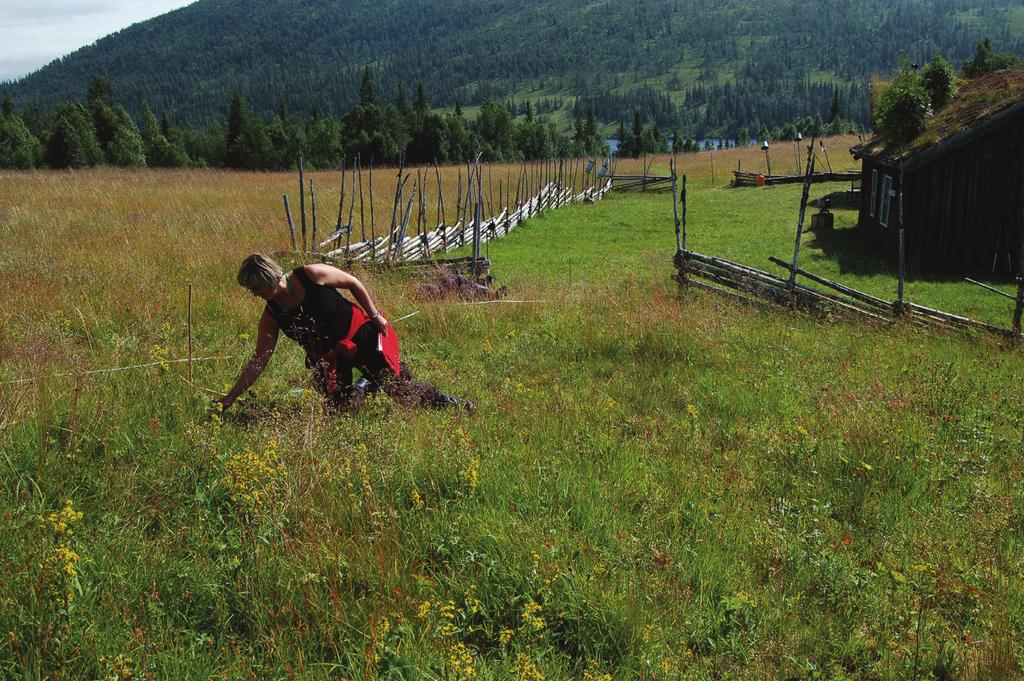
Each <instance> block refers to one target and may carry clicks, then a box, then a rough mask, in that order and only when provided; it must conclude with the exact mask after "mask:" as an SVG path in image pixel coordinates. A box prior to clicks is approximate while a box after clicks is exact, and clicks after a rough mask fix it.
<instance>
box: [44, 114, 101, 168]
mask: <svg viewBox="0 0 1024 681" xmlns="http://www.w3.org/2000/svg"><path fill="white" fill-rule="evenodd" d="M45 157H46V162H47V164H49V165H50V167H52V168H86V167H88V166H95V165H99V164H100V163H102V162H103V149H101V148H100V143H99V140H97V139H96V127H95V125H94V124H93V122H92V116H90V115H89V112H88V111H86V110H85V107H83V106H82V105H81V104H79V103H78V102H75V101H71V100H68V101H64V102H61V103H60V104H58V105H57V110H56V112H55V113H54V117H53V130H52V131H51V133H50V137H49V139H48V140H47V143H46V154H45Z"/></svg>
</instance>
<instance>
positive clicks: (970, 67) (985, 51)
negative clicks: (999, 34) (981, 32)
mask: <svg viewBox="0 0 1024 681" xmlns="http://www.w3.org/2000/svg"><path fill="white" fill-rule="evenodd" d="M1022 67H1024V62H1021V59H1020V57H1018V56H1017V55H1015V54H1012V53H1009V52H995V51H993V49H992V41H991V40H990V39H989V38H985V39H984V40H982V41H981V42H980V43H978V45H977V47H975V48H974V58H973V59H971V60H970V61H969V62H967V63H966V64H964V68H963V71H962V73H963V76H964V78H978V77H980V76H984V75H985V74H986V73H992V72H993V71H999V70H1001V69H1011V68H1012V69H1019V68H1022Z"/></svg>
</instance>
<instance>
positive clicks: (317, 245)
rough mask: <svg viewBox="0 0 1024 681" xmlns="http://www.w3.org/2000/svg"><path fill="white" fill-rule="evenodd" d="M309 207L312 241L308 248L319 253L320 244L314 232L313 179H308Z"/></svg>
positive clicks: (314, 201)
mask: <svg viewBox="0 0 1024 681" xmlns="http://www.w3.org/2000/svg"><path fill="white" fill-rule="evenodd" d="M309 207H310V210H311V211H312V212H313V239H312V243H311V244H310V246H311V247H312V249H311V250H312V251H313V252H314V253H319V252H320V243H319V241H318V240H317V230H316V191H315V190H314V189H313V178H309Z"/></svg>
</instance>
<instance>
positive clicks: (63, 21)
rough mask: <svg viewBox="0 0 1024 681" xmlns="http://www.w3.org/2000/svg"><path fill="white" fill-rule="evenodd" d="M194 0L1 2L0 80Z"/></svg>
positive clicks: (18, 76) (44, 0) (39, 0)
mask: <svg viewBox="0 0 1024 681" xmlns="http://www.w3.org/2000/svg"><path fill="white" fill-rule="evenodd" d="M194 1H195V0H154V1H151V2H132V1H131V0H3V2H0V80H11V79H13V78H20V77H21V76H24V75H26V74H28V73H30V72H31V71H34V70H36V69H38V68H40V67H42V66H45V65H46V64H48V63H49V62H51V61H52V60H53V59H56V58H57V57H60V56H63V55H66V54H69V53H71V52H74V51H75V50H77V49H78V48H80V47H83V46H85V45H89V44H91V43H93V42H95V41H96V40H99V39H100V38H102V37H103V36H105V35H109V34H111V33H113V32H115V31H118V30H120V29H122V28H125V27H126V26H130V25H132V24H134V23H138V22H140V21H144V20H146V19H149V18H152V17H155V16H158V15H160V14H164V13H165V12H169V11H171V10H172V9H177V8H178V7H184V6H185V5H189V4H191V3H192V2H194Z"/></svg>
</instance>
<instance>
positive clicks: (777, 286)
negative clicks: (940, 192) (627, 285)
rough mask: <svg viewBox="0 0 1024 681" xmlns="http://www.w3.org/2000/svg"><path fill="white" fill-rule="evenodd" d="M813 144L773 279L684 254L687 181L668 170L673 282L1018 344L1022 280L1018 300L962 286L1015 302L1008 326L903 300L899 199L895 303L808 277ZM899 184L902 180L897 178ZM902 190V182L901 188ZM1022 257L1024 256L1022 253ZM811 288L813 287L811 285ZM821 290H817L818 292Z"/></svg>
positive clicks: (762, 300) (749, 269)
mask: <svg viewBox="0 0 1024 681" xmlns="http://www.w3.org/2000/svg"><path fill="white" fill-rule="evenodd" d="M813 149H814V143H813V141H812V143H811V146H810V149H809V151H808V158H807V165H806V171H805V173H804V179H803V193H802V196H801V199H800V211H799V215H798V218H797V224H796V238H795V241H794V246H793V257H792V259H791V260H783V259H780V258H777V257H774V256H772V257H770V258H769V260H770V261H771V262H772V263H773V264H775V265H777V266H779V267H780V268H782V269H783V270H785V274H783V275H779V274H773V273H771V272H766V271H764V270H760V269H757V268H754V267H750V266H748V265H744V264H741V263H738V262H734V261H731V260H727V259H725V258H719V257H715V256H712V255H707V254H702V253H697V252H695V251H692V250H689V248H688V244H687V240H688V239H687V237H688V234H687V231H688V230H687V198H686V176H685V175H684V176H682V178H681V191H680V187H679V184H680V178H678V177H677V176H676V169H675V164H674V163H673V165H672V178H673V179H672V186H673V191H672V200H673V208H674V211H675V232H676V256H675V259H674V264H675V267H676V270H677V273H676V275H675V279H676V280H677V281H678V282H679V284H680V285H681V286H682V287H683V288H684V289H685V288H695V289H700V290H704V291H710V292H712V293H715V294H718V295H721V296H724V297H727V298H730V299H734V300H740V301H743V302H747V303H751V304H754V305H766V304H770V305H778V306H783V307H791V308H794V307H795V308H802V309H805V310H810V311H813V312H816V313H821V314H826V315H838V316H854V317H860V318H867V319H872V320H875V321H883V322H894V321H897V320H901V321H905V322H909V323H911V324H914V325H917V326H921V327H927V328H939V329H946V330H957V331H980V332H984V333H987V334H992V335H994V336H997V337H1001V338H1010V339H1013V340H1015V341H1019V340H1020V339H1021V317H1022V313H1024V277H1021V278H1018V280H1017V295H1016V296H1010V295H1009V294H1007V293H1004V292H1002V291H999V290H998V289H995V288H992V287H989V286H987V285H985V284H982V283H980V282H974V281H972V280H970V279H968V280H967V281H969V282H971V283H973V284H977V285H979V286H982V287H984V288H986V289H987V290H989V291H991V292H993V293H996V294H999V295H1001V296H1004V297H1007V298H1011V299H1013V300H1014V301H1015V308H1014V313H1013V319H1012V322H1011V324H1010V326H1008V327H1001V326H997V325H995V324H989V323H987V322H983V321H979V320H976V319H971V318H969V317H965V316H962V315H956V314H952V313H950V312H945V311H942V310H938V309H935V308H932V307H927V306H924V305H919V304H917V303H913V302H910V301H908V300H906V298H905V297H904V286H905V281H906V257H905V253H904V248H903V244H904V232H903V195H902V192H901V193H899V194H898V195H897V205H898V207H899V208H898V214H897V229H898V234H899V244H900V248H899V270H898V278H897V284H896V292H895V293H896V298H895V299H894V300H885V299H883V298H879V297H877V296H873V295H870V294H868V293H865V292H863V291H859V290H857V289H854V288H852V287H849V286H845V285H843V284H841V283H839V282H836V281H832V280H830V279H827V278H825V277H822V276H819V275H816V274H814V273H813V272H809V271H807V270H805V269H803V268H801V267H800V245H801V240H802V237H803V232H804V219H805V217H806V212H807V204H808V197H809V195H810V186H811V183H812V182H813V181H815V177H816V175H815V172H814V167H815V163H816V157H815V155H814V153H813ZM901 179H902V178H901ZM900 186H902V183H901V185H900ZM1022 257H1024V254H1022ZM812 284H813V286H812ZM819 287H820V288H819Z"/></svg>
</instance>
